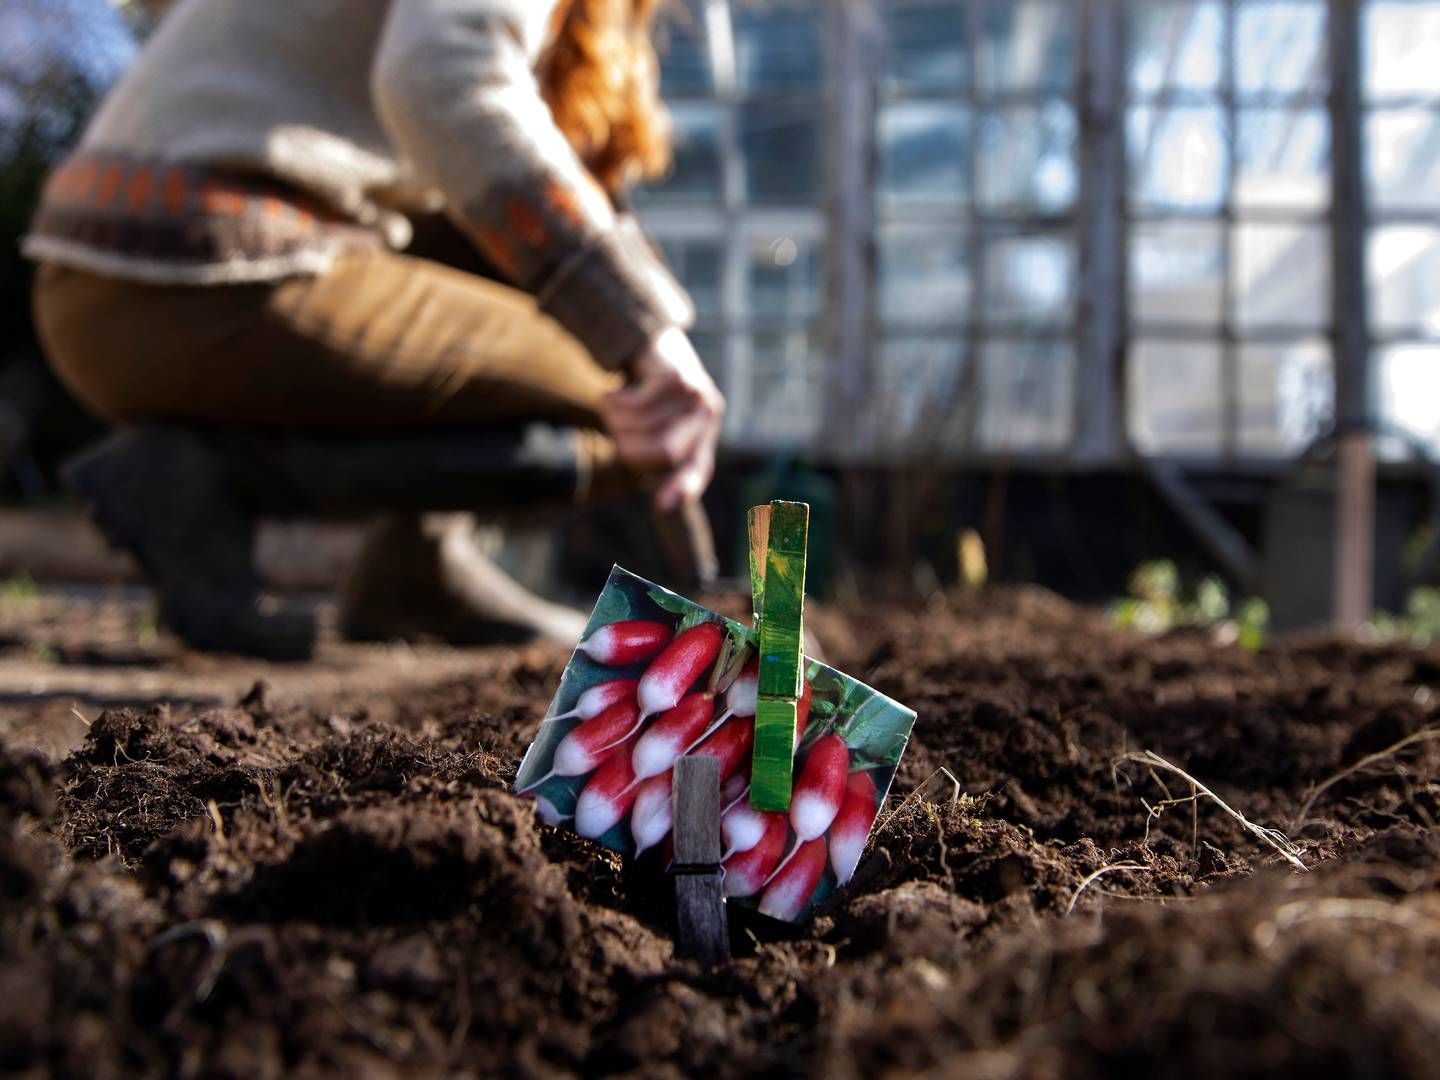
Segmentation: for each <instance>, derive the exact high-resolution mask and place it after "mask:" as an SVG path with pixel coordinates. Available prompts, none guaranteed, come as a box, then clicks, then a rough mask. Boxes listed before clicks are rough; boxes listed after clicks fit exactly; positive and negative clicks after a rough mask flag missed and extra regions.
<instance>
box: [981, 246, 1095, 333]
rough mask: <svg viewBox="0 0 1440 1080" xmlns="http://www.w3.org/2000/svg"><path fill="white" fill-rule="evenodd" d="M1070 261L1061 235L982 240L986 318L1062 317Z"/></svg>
mask: <svg viewBox="0 0 1440 1080" xmlns="http://www.w3.org/2000/svg"><path fill="white" fill-rule="evenodd" d="M1072 277H1073V260H1072V257H1071V244H1070V241H1069V240H1068V239H1066V238H1064V237H1060V236H1009V237H997V238H995V239H993V240H990V241H989V242H988V243H987V244H986V245H985V296H984V298H983V300H982V303H984V305H985V317H986V318H987V319H988V320H990V321H992V322H1045V323H1057V322H1064V321H1066V320H1068V319H1069V317H1070V297H1071V284H1072Z"/></svg>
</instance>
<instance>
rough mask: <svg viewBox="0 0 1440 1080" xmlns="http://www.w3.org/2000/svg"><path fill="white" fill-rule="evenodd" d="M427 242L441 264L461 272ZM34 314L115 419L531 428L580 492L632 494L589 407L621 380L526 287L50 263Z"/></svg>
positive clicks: (314, 426)
mask: <svg viewBox="0 0 1440 1080" xmlns="http://www.w3.org/2000/svg"><path fill="white" fill-rule="evenodd" d="M430 232H431V234H432V235H431V239H432V240H433V245H432V246H433V247H434V248H435V249H436V250H437V251H438V252H439V254H440V257H441V258H447V256H452V255H453V256H454V257H453V258H451V259H449V261H452V262H456V263H461V262H463V260H464V254H463V250H462V249H460V248H458V247H457V246H456V244H455V242H454V241H452V240H451V239H450V238H447V237H446V236H445V234H444V232H443V230H440V231H438V232H437V231H436V230H435V229H433V228H432V229H431V230H430ZM421 235H422V236H423V235H424V234H423V231H422V233H421ZM35 314H36V325H37V327H38V328H39V332H40V337H41V341H42V343H43V344H44V347H45V351H46V353H47V355H48V357H49V360H50V363H51V366H52V367H53V368H54V369H55V372H56V373H57V375H58V376H59V377H60V379H61V380H62V381H63V382H64V383H65V385H66V386H67V387H69V389H70V390H71V391H72V392H73V393H74V394H75V396H76V397H77V398H78V399H79V400H80V401H81V402H82V403H84V404H85V405H86V406H87V407H89V408H90V409H91V410H93V411H94V412H95V413H97V414H98V415H100V416H101V417H104V418H106V419H109V420H112V421H115V422H120V423H137V422H169V423H178V424H192V425H216V424H225V425H245V426H250V427H277V428H285V429H287V430H325V431H352V432H359V431H379V430H391V431H396V430H404V429H407V428H408V429H415V428H423V427H441V426H444V427H466V426H470V425H486V424H499V423H516V422H523V421H531V420H543V421H551V422H555V423H560V424H565V425H572V426H575V427H577V428H578V429H580V432H581V440H580V445H581V453H582V457H583V458H584V460H582V461H581V463H580V464H581V475H582V476H587V477H588V481H589V482H588V484H587V488H588V494H589V495H591V496H598V495H605V494H612V493H616V492H618V491H621V490H629V489H632V488H633V487H634V485H635V480H634V478H633V477H632V476H630V475H629V474H628V473H627V471H626V470H625V469H624V468H623V467H622V466H620V465H619V464H618V462H617V461H616V458H615V451H614V446H613V444H612V443H611V442H610V441H609V439H608V438H606V437H605V436H604V435H603V434H602V433H601V431H600V420H599V416H598V411H597V410H598V404H599V401H600V399H601V397H602V396H603V395H604V394H605V393H606V392H608V391H609V390H611V389H613V388H614V387H616V386H618V385H619V377H618V376H616V375H615V374H613V373H611V372H607V371H605V370H603V369H602V368H601V367H600V366H599V365H598V364H596V363H595V361H594V360H592V359H591V357H590V354H589V353H588V352H587V351H586V350H585V349H584V347H583V346H581V345H580V343H579V342H578V341H576V340H575V339H574V338H573V337H571V336H570V335H569V334H568V333H566V332H565V331H564V330H563V329H562V328H561V327H560V326H559V324H557V323H556V322H554V321H553V320H552V319H550V318H549V317H548V316H546V315H544V314H542V313H541V312H540V310H539V308H538V307H537V306H536V304H535V301H534V300H533V299H532V298H531V297H530V296H528V295H527V294H525V293H522V292H519V291H517V290H515V289H512V288H509V287H507V286H505V285H502V284H500V283H498V282H496V281H493V280H491V279H489V278H486V277H484V276H481V275H480V274H478V273H471V272H467V271H466V270H462V269H458V268H456V266H454V265H446V264H445V263H444V262H441V261H437V259H432V258H418V257H414V256H411V255H398V254H394V253H392V252H387V251H363V252H355V253H352V254H347V255H344V256H341V257H340V258H339V260H338V261H337V262H336V264H335V266H334V267H333V268H332V269H331V270H330V271H329V272H327V273H325V274H322V275H320V276H318V277H307V278H293V279H289V280H286V281H281V282H275V283H267V284H261V285H220V286H160V285H146V284H140V283H136V282H131V281H123V280H119V279H115V278H108V277H104V276H102V275H99V274H94V273H90V272H87V271H83V270H76V269H71V268H68V267H63V266H58V265H54V264H45V265H42V266H41V267H40V269H39V273H38V274H37V276H36V283H35Z"/></svg>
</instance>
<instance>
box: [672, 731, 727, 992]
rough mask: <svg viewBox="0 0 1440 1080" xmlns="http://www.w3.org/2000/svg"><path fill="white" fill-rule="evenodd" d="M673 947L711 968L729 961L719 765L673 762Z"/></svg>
mask: <svg viewBox="0 0 1440 1080" xmlns="http://www.w3.org/2000/svg"><path fill="white" fill-rule="evenodd" d="M674 874H675V944H676V949H677V951H678V952H679V954H680V955H681V956H686V957H690V958H691V959H694V960H699V961H700V962H701V963H702V964H705V965H707V966H709V967H713V966H715V965H716V964H723V963H725V961H727V960H729V959H730V931H729V928H728V927H727V926H726V923H725V898H724V893H723V892H722V891H721V871H720V762H719V761H717V760H716V759H715V758H713V757H711V756H709V755H703V756H694V755H689V754H687V755H685V756H683V757H680V758H678V759H676V761H675V865H674Z"/></svg>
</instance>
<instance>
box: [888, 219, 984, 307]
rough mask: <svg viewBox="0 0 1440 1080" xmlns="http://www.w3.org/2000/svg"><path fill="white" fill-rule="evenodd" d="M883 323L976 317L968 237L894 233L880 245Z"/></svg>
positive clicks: (900, 230)
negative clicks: (971, 306)
mask: <svg viewBox="0 0 1440 1080" xmlns="http://www.w3.org/2000/svg"><path fill="white" fill-rule="evenodd" d="M876 278H877V286H878V289H879V296H880V301H879V309H880V317H881V318H882V319H884V320H886V321H900V322H952V323H953V322H959V321H962V320H964V319H966V318H968V317H969V315H970V253H969V251H968V249H967V246H966V241H965V237H964V236H963V235H962V234H959V233H954V232H947V231H943V230H935V229H924V228H916V227H913V226H912V227H909V228H901V227H894V226H892V227H890V228H886V229H883V230H882V231H881V232H880V235H879V239H878V242H877V258H876Z"/></svg>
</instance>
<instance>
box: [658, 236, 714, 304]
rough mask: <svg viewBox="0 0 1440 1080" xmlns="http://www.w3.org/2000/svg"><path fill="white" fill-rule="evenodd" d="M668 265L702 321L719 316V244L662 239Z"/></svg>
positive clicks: (706, 241) (686, 239) (691, 240)
mask: <svg viewBox="0 0 1440 1080" xmlns="http://www.w3.org/2000/svg"><path fill="white" fill-rule="evenodd" d="M659 244H660V250H661V251H663V252H664V253H665V261H666V262H668V263H669V264H670V269H671V270H673V271H674V272H675V276H676V277H677V278H679V279H680V283H681V284H682V285H684V286H685V288H686V290H687V291H688V292H689V293H690V298H691V299H692V300H693V301H695V313H696V315H698V316H699V317H700V318H702V319H704V318H709V317H712V316H718V315H719V314H720V263H721V258H722V253H721V249H720V242H719V241H718V240H697V239H689V238H685V239H676V238H668V239H660V240H659Z"/></svg>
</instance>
